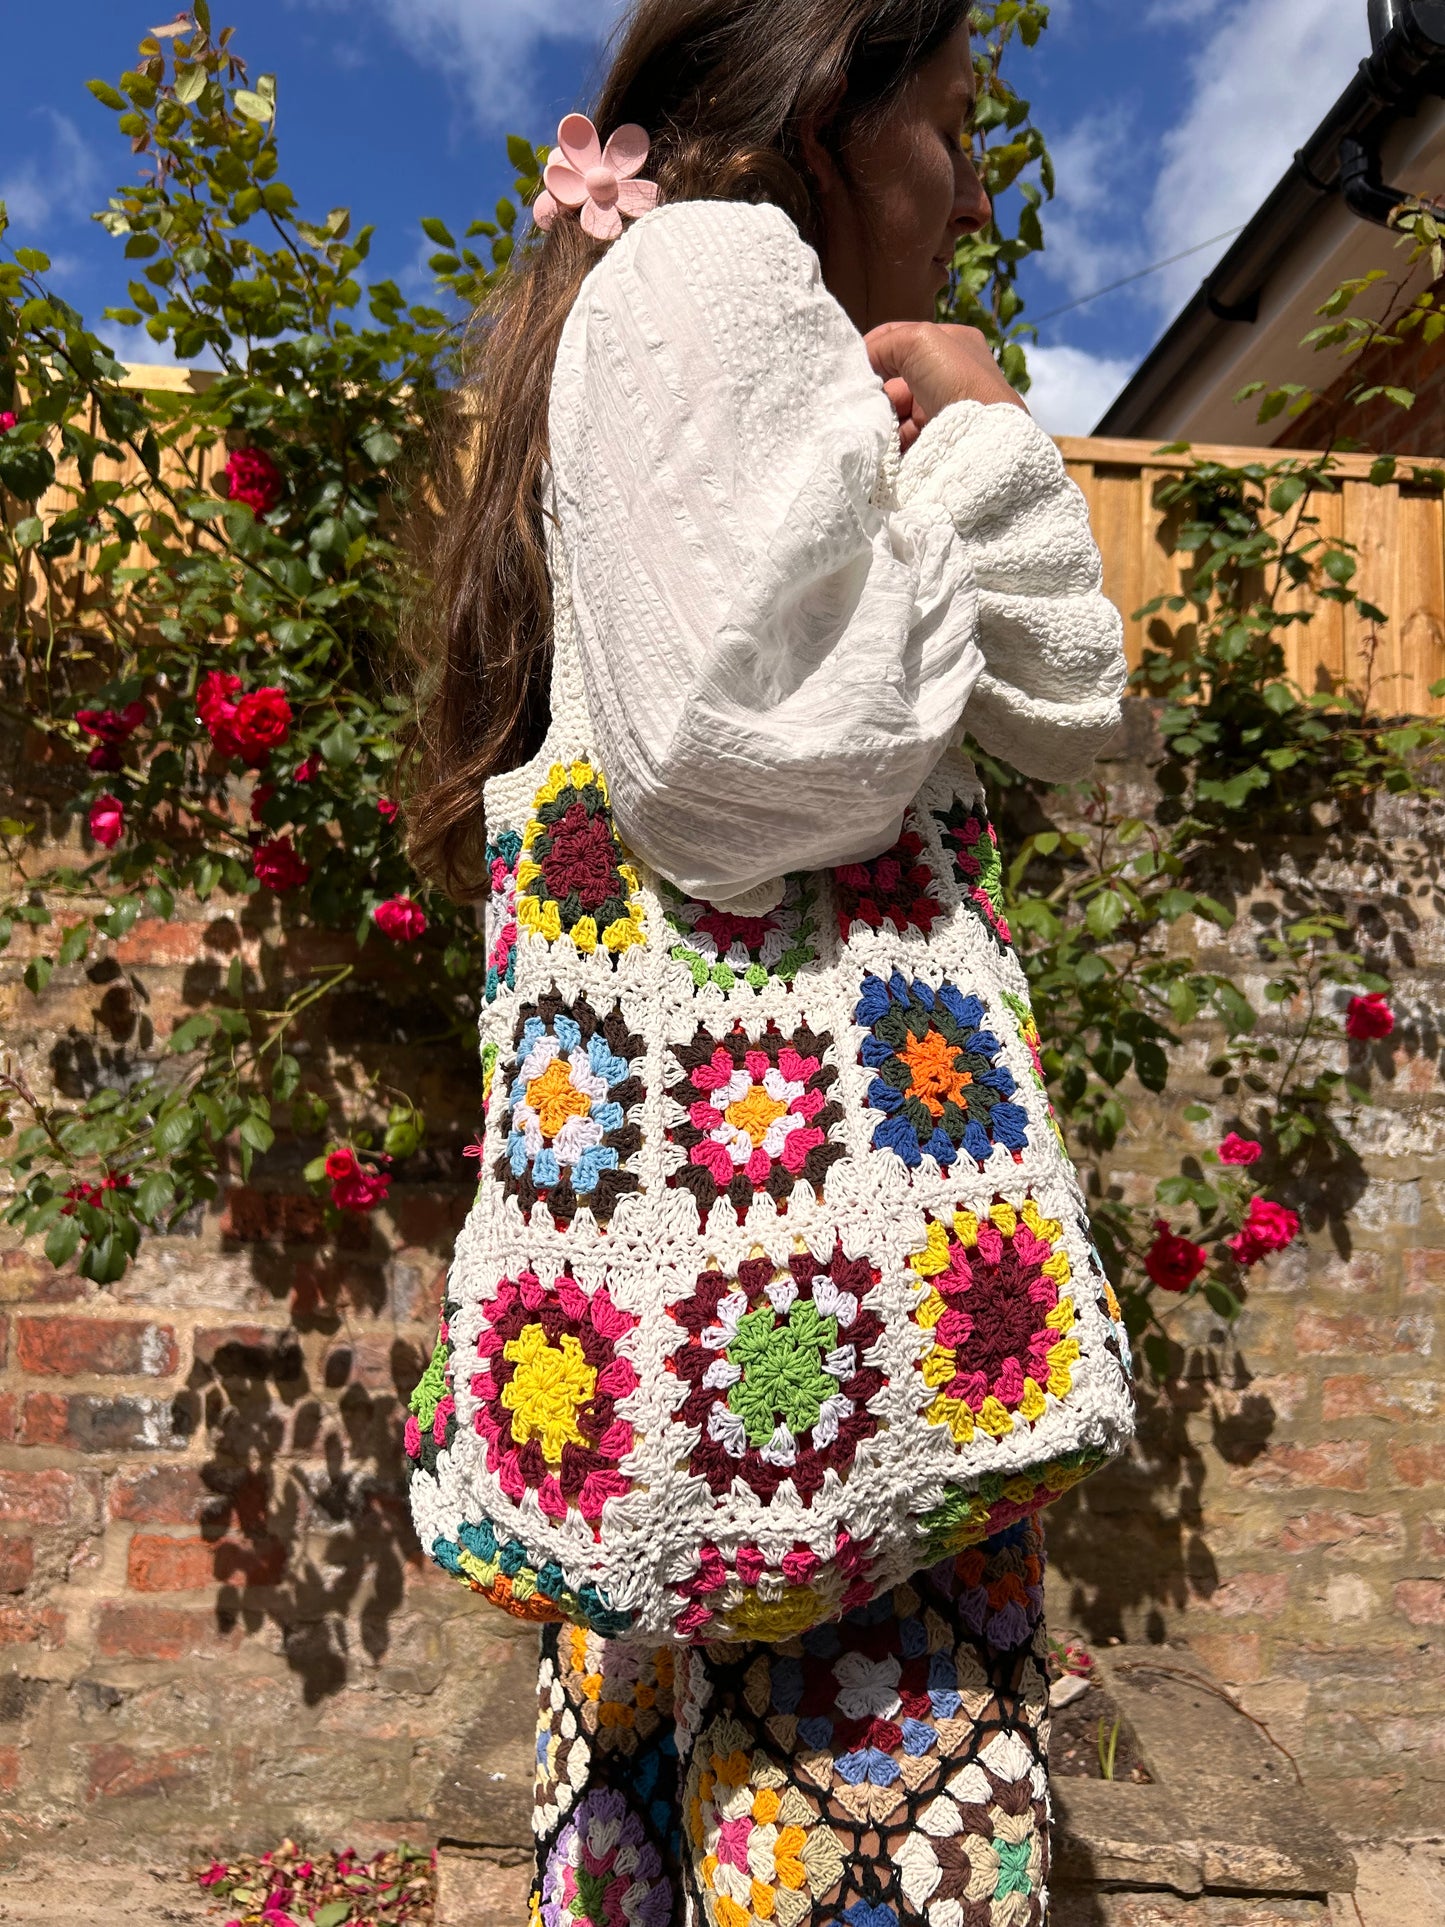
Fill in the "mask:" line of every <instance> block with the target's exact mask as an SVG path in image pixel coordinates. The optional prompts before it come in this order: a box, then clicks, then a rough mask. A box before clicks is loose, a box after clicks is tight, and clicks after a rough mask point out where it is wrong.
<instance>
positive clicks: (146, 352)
mask: <svg viewBox="0 0 1445 1927" xmlns="http://www.w3.org/2000/svg"><path fill="white" fill-rule="evenodd" d="M212 8H213V16H214V18H215V20H216V21H217V23H218V24H220V23H223V22H227V21H229V22H231V23H233V24H234V25H235V26H236V27H237V29H238V38H237V43H236V45H237V51H239V52H240V53H241V54H242V55H243V57H245V58H246V59H247V60H248V62H249V63H250V66H251V71H252V74H253V76H254V75H255V74H257V73H262V72H275V73H276V74H277V75H278V79H279V98H280V139H281V154H282V173H283V175H284V177H285V178H286V179H287V180H288V181H289V182H290V184H291V186H292V187H293V188H294V189H295V191H296V193H297V195H298V196H299V198H300V200H301V202H302V205H303V207H305V208H307V209H309V210H311V211H313V212H317V213H321V212H324V211H325V210H327V209H328V208H331V207H334V206H337V205H341V204H346V205H350V206H351V207H352V208H353V210H354V212H355V214H356V215H357V217H358V220H359V221H360V220H365V221H372V222H375V223H376V225H377V228H378V234H377V239H376V243H375V246H374V251H373V256H372V263H373V271H374V272H375V273H376V274H378V275H381V274H392V275H395V276H397V277H398V278H399V279H401V280H402V282H403V284H404V285H406V286H408V287H409V288H413V289H414V290H415V291H416V292H417V293H421V292H422V291H423V288H424V287H425V272H424V267H423V265H422V264H423V261H424V256H425V254H426V253H427V252H428V251H429V248H428V247H427V246H426V245H424V244H423V243H422V241H421V238H420V235H419V232H418V229H417V225H416V223H417V220H418V218H419V217H420V216H421V215H423V214H439V215H441V216H442V218H443V219H444V220H446V221H448V222H449V223H453V224H455V223H464V222H465V221H466V220H467V218H469V217H470V216H471V215H472V214H474V213H481V212H486V211H487V210H488V209H489V208H490V206H491V204H492V203H493V202H494V201H495V200H496V197H497V195H498V194H499V193H500V192H502V191H504V189H505V188H506V187H507V186H508V185H509V175H508V170H507V167H506V159H505V154H504V151H503V147H502V136H503V134H504V133H505V132H506V131H507V130H509V129H515V130H517V131H520V132H525V133H528V134H531V135H532V136H533V137H534V138H537V139H547V138H550V137H551V135H552V132H553V130H554V128H555V126H556V122H557V120H558V118H559V117H560V115H561V114H562V113H563V112H565V111H566V110H567V109H569V108H571V107H573V106H576V105H579V104H584V103H585V101H586V99H587V96H588V94H589V92H590V86H591V81H592V80H593V78H595V75H596V72H597V66H598V60H599V57H600V47H599V38H598V36H599V35H600V33H602V32H605V30H606V28H607V26H608V25H610V23H611V22H612V20H614V19H615V18H616V16H617V12H618V11H619V8H618V5H617V0H229V4H227V0H212ZM165 13H166V8H165V7H163V6H155V7H147V6H146V5H145V4H144V0H141V3H140V4H137V3H136V0H68V4H67V5H66V7H65V8H64V10H63V16H61V18H62V19H63V25H58V24H57V16H56V15H55V14H53V13H51V11H50V9H49V8H48V7H40V6H36V5H33V4H28V5H27V4H23V0H22V3H20V4H16V5H13V6H11V7H10V8H8V9H7V18H6V65H7V69H8V71H9V73H10V75H11V77H12V83H11V85H10V87H9V88H8V89H7V111H6V114H5V115H4V117H3V121H0V198H3V199H5V200H6V201H7V202H8V204H9V207H10V212H11V217H12V223H13V225H12V229H11V233H10V236H9V239H10V240H11V241H12V242H19V241H24V242H28V243H30V244H32V245H36V246H40V247H43V248H45V249H46V251H47V252H48V253H50V254H51V255H52V257H53V258H54V261H55V275H54V279H55V282H56V285H57V286H58V288H59V289H60V291H61V292H62V293H64V294H65V295H66V296H67V297H68V298H69V299H70V300H72V301H73V302H74V303H75V304H76V305H77V306H78V307H79V308H81V309H82V310H83V311H84V312H85V313H86V314H87V315H89V316H90V317H91V318H95V317H97V316H98V315H99V313H100V310H101V308H102V307H103V306H104V305H105V304H106V303H107V302H108V301H109V302H116V301H119V300H121V299H123V290H124V282H125V275H124V271H123V264H122V263H121V261H120V258H119V255H120V250H119V247H118V245H117V244H116V243H114V242H113V241H111V240H110V239H109V237H107V236H106V235H105V234H104V233H103V232H101V231H100V230H99V229H98V228H96V227H95V226H94V225H93V224H92V223H91V222H90V221H89V219H88V215H89V213H90V211H91V210H92V209H94V208H96V207H99V206H101V205H103V204H104V201H105V198H106V195H107V194H108V193H109V192H110V190H111V189H112V187H113V186H115V185H116V184H117V183H118V182H120V181H122V180H124V179H126V178H127V177H128V176H129V174H130V172H131V170H132V168H133V166H134V163H133V161H132V159H131V156H130V154H129V152H128V149H127V145H126V143H125V142H124V141H122V140H121V139H120V138H119V137H118V136H117V135H116V133H115V129H114V120H113V116H112V115H110V114H109V113H107V112H106V111H105V110H104V109H103V108H101V107H99V106H98V105H97V104H96V103H95V102H94V101H92V100H91V98H90V96H89V95H88V94H87V93H86V91H85V81H86V80H87V78H89V77H91V76H93V75H99V76H103V77H105V78H107V79H113V78H114V77H115V75H116V74H118V73H119V72H120V71H121V69H122V68H123V67H125V66H127V65H129V63H130V60H131V58H132V56H133V53H134V48H135V43H136V41H137V40H138V39H139V38H140V36H141V34H142V33H143V32H144V31H145V30H146V28H147V27H148V26H149V25H152V24H154V23H155V22H157V21H158V20H160V19H162V18H164V16H165ZM1367 51H1368V35H1367V32H1366V28H1365V0H1056V4H1055V7H1054V13H1053V20H1052V23H1051V25H1050V27H1049V29H1048V31H1047V33H1046V34H1045V35H1044V36H1043V39H1042V41H1041V42H1040V45H1039V47H1038V49H1037V50H1035V51H1034V52H1033V53H1027V52H1021V53H1020V55H1019V57H1018V59H1017V60H1016V62H1015V68H1014V71H1015V76H1016V79H1017V81H1018V84H1019V85H1020V86H1021V87H1022V89H1023V91H1024V92H1025V93H1027V94H1028V95H1029V96H1030V97H1031V98H1032V100H1033V102H1034V107H1035V116H1036V118H1037V119H1038V121H1039V123H1040V124H1041V125H1042V127H1043V128H1044V130H1045V133H1046V134H1047V136H1048V138H1049V140H1050V143H1051V146H1052V148H1053V151H1054V155H1055V160H1056V163H1057V167H1058V174H1059V194H1058V198H1057V200H1056V201H1055V202H1054V204H1053V206H1052V208H1051V209H1049V210H1048V211H1047V212H1046V215H1045V237H1046V241H1047V244H1048V245H1047V250H1046V252H1045V254H1044V255H1043V256H1041V257H1039V258H1038V259H1037V260H1036V261H1033V262H1031V263H1029V264H1028V266H1027V268H1026V270H1025V277H1024V282H1023V286H1024V291H1025V295H1026V298H1027V301H1028V306H1029V311H1030V312H1031V313H1032V314H1035V315H1038V316H1044V315H1046V314H1048V313H1049V311H1050V310H1052V309H1055V308H1059V307H1062V306H1064V305H1065V304H1066V303H1070V302H1073V301H1076V300H1077V299H1078V298H1079V297H1081V296H1083V295H1087V294H1090V293H1092V292H1093V291H1094V290H1095V289H1098V288H1100V287H1103V286H1104V285H1105V284H1107V283H1110V282H1113V281H1115V280H1118V279H1120V278H1121V277H1122V276H1125V275H1130V274H1133V273H1135V272H1136V271H1137V270H1139V269H1141V268H1144V267H1147V266H1149V265H1150V264H1152V263H1154V262H1157V261H1159V260H1161V259H1163V258H1164V257H1165V256H1167V255H1171V254H1174V253H1177V252H1179V251H1180V250H1181V249H1185V248H1189V247H1192V246H1193V245H1194V244H1195V243H1196V242H1200V241H1205V240H1207V239H1208V238H1209V237H1211V236H1215V235H1219V234H1221V233H1223V232H1224V231H1225V230H1227V229H1229V228H1232V227H1235V226H1237V225H1238V224H1239V223H1240V222H1242V221H1244V220H1245V219H1246V218H1247V216H1248V215H1249V214H1250V212H1251V211H1252V210H1253V209H1254V208H1255V207H1256V206H1257V205H1258V203H1259V202H1260V200H1261V199H1262V198H1263V196H1264V195H1265V193H1266V192H1267V191H1268V189H1269V188H1270V187H1271V186H1272V185H1273V183H1274V181H1275V180H1276V178H1277V177H1278V176H1279V174H1280V173H1281V172H1282V170H1283V168H1284V167H1285V166H1286V165H1287V163H1288V160H1289V156H1290V154H1291V153H1292V152H1293V150H1294V149H1295V148H1296V147H1297V146H1298V145H1299V143H1300V141H1301V140H1302V139H1303V138H1304V136H1305V135H1306V134H1307V133H1308V132H1309V130H1310V129H1311V128H1312V127H1313V126H1314V124H1315V123H1316V121H1317V120H1318V119H1319V117H1320V115H1321V114H1322V113H1323V111H1324V109H1325V107H1326V106H1328V104H1329V102H1330V101H1331V100H1332V99H1333V98H1334V96H1335V95H1336V94H1337V93H1339V92H1340V90H1341V89H1342V88H1343V87H1344V86H1345V84H1346V82H1347V81H1348V79H1349V77H1350V74H1351V73H1352V71H1353V69H1354V66H1355V64H1356V62H1357V61H1358V60H1359V59H1360V58H1361V56H1362V55H1363V54H1364V53H1366V52H1367ZM16 76H23V85H19V84H17V83H16ZM1224 245H1225V243H1219V244H1218V245H1216V246H1214V247H1213V248H1211V249H1209V250H1207V251H1204V252H1201V253H1198V254H1195V255H1193V256H1192V257H1191V258H1190V259H1188V260H1185V261H1182V262H1180V263H1178V264H1177V265H1176V266H1174V267H1172V268H1168V269H1164V270H1162V271H1160V272H1159V273H1156V274H1152V275H1150V276H1148V277H1147V278H1145V279H1144V280H1141V281H1138V282H1135V283H1133V284H1132V285H1131V286H1130V287H1128V288H1126V289H1124V290H1121V291H1120V292H1119V293H1118V294H1115V295H1111V296H1107V297H1105V298H1104V299H1102V300H1099V301H1094V302H1090V303H1088V304H1086V305H1085V306H1082V307H1079V308H1075V309H1073V310H1072V311H1071V312H1069V313H1067V314H1063V315H1060V316H1058V317H1057V318H1056V319H1053V320H1049V321H1045V322H1043V323H1042V325H1041V328H1040V338H1041V348H1040V350H1039V351H1038V353H1037V355H1036V356H1035V357H1034V367H1035V377H1036V387H1035V391H1034V395H1033V397H1032V400H1033V404H1034V407H1035V411H1036V412H1037V413H1038V414H1039V415H1040V417H1041V419H1043V420H1044V421H1045V423H1046V425H1047V426H1049V427H1050V428H1052V429H1053V430H1054V431H1055V432H1056V433H1083V432H1086V431H1087V430H1088V429H1089V427H1091V426H1092V424H1093V422H1094V420H1095V419H1096V418H1097V416H1098V415H1099V414H1100V413H1101V411H1102V409H1103V408H1104V406H1105V404H1106V403H1107V402H1108V400H1109V399H1110V397H1111V396H1112V394H1113V393H1114V392H1115V391H1116V390H1117V388H1118V387H1119V386H1120V384H1121V383H1122V382H1123V381H1124V379H1125V378H1126V377H1127V375H1128V373H1129V371H1130V369H1131V368H1132V367H1133V366H1134V365H1135V364H1136V363H1137V361H1138V360H1139V359H1140V357H1141V356H1142V355H1143V354H1144V353H1145V351H1146V350H1147V349H1148V347H1149V346H1150V344H1151V342H1152V341H1153V340H1154V339H1155V338H1156V337H1157V335H1158V333H1159V332H1160V329H1161V328H1162V326H1163V325H1164V324H1165V323H1166V322H1167V321H1168V319H1169V317H1170V315H1171V314H1173V313H1174V312H1175V311H1176V310H1177V309H1178V307H1179V306H1180V305H1181V304H1182V302H1183V301H1184V300H1185V299H1187V297H1188V295H1189V294H1190V292H1191V291H1192V289H1193V288H1194V287H1195V286H1196V285H1197V283H1198V282H1199V280H1200V278H1201V277H1202V275H1203V274H1204V272H1205V271H1206V270H1207V268H1208V266H1209V265H1210V262H1211V260H1212V259H1213V258H1214V257H1215V256H1217V255H1218V254H1219V253H1220V252H1221V251H1222V248H1223V246H1224ZM117 343H118V345H120V346H121V347H122V351H123V352H125V353H126V354H128V355H129V356H131V357H132V358H134V359H138V360H139V359H145V360H151V359H155V350H154V348H153V347H152V345H151V344H149V343H148V342H146V341H145V340H144V338H142V339H141V340H140V341H139V342H131V341H121V340H120V339H119V336H118V335H117Z"/></svg>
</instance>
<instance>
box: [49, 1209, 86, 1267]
mask: <svg viewBox="0 0 1445 1927" xmlns="http://www.w3.org/2000/svg"><path fill="white" fill-rule="evenodd" d="M79 1243H80V1226H79V1225H78V1224H77V1223H76V1221H75V1219H74V1218H62V1219H61V1220H60V1222H59V1224H57V1225H56V1226H55V1227H54V1229H53V1230H52V1231H51V1233H50V1235H49V1237H47V1238H46V1240H45V1255H46V1257H47V1258H48V1259H49V1260H50V1262H51V1264H53V1265H54V1266H55V1268H56V1270H57V1271H58V1270H59V1269H60V1267H61V1266H62V1265H68V1264H69V1263H70V1261H71V1259H72V1258H73V1257H74V1256H75V1251H76V1246H77V1245H78V1244H79Z"/></svg>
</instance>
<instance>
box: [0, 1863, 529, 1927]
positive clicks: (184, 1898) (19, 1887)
mask: <svg viewBox="0 0 1445 1927" xmlns="http://www.w3.org/2000/svg"><path fill="white" fill-rule="evenodd" d="M523 1918H524V1916H523ZM220 1921H221V1916H220V1915H219V1914H217V1913H214V1912H212V1911H211V1909H210V1908H209V1907H208V1906H207V1904H206V1901H205V1898H204V1897H203V1896H202V1894H201V1893H200V1892H199V1891H198V1889H197V1888H196V1887H195V1885H194V1884H193V1882H192V1881H191V1880H190V1879H189V1878H188V1877H187V1874H186V1871H185V1869H184V1868H183V1867H182V1868H179V1869H177V1868H176V1867H173V1866H171V1867H168V1866H163V1865H159V1864H156V1865H144V1866H135V1865H130V1864H127V1863H125V1862H118V1861H115V1860H113V1859H105V1860H101V1859H95V1860H72V1859H69V1858H68V1857H66V1856H64V1855H62V1854H49V1853H31V1854H27V1855H26V1857H25V1859H24V1860H23V1861H22V1862H21V1864H20V1865H19V1866H18V1867H14V1868H12V1869H10V1870H9V1871H8V1872H4V1873H0V1922H3V1923H4V1927H199V1924H200V1923H202V1922H204V1923H205V1927H220ZM497 1927H502V1921H501V1920H500V1919H499V1920H498V1923H497Z"/></svg>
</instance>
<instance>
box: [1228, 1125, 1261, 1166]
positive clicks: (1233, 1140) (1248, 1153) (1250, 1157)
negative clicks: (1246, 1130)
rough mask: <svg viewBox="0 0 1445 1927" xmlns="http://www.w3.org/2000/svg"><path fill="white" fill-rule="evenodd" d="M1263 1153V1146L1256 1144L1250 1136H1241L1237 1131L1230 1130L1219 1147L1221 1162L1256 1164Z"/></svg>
mask: <svg viewBox="0 0 1445 1927" xmlns="http://www.w3.org/2000/svg"><path fill="white" fill-rule="evenodd" d="M1263 1154H1264V1146H1263V1145H1262V1144H1256V1142H1255V1141H1254V1139H1253V1138H1252V1137H1241V1136H1240V1135H1239V1133H1238V1131H1231V1132H1230V1134H1229V1136H1228V1137H1227V1138H1225V1139H1224V1141H1223V1143H1221V1145H1220V1147H1219V1162H1220V1163H1221V1164H1258V1162H1259V1160H1260V1158H1261V1157H1262V1156H1263Z"/></svg>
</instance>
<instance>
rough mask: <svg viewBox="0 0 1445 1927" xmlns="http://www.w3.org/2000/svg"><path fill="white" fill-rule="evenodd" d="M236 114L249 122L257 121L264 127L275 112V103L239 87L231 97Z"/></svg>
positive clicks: (249, 89)
mask: <svg viewBox="0 0 1445 1927" xmlns="http://www.w3.org/2000/svg"><path fill="white" fill-rule="evenodd" d="M231 98H232V100H233V101H234V102H235V105H236V112H237V113H238V114H242V115H244V116H245V118H246V119H247V120H252V121H257V122H259V123H260V124H261V125H262V126H263V127H264V126H265V125H266V123H267V122H268V121H269V120H270V118H271V116H272V114H273V113H274V111H275V103H274V102H272V101H269V100H267V98H266V96H265V95H264V94H258V93H254V92H253V91H252V90H251V88H249V87H238V88H237V89H236V91H235V93H234V94H233V95H232V96H231Z"/></svg>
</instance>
